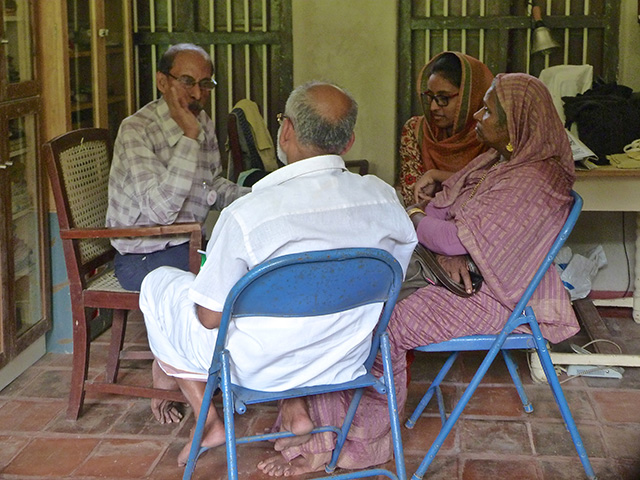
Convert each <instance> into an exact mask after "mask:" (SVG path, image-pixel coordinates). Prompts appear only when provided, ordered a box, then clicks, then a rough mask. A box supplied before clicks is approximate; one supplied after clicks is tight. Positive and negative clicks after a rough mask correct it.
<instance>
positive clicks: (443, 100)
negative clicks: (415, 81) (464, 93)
mask: <svg viewBox="0 0 640 480" xmlns="http://www.w3.org/2000/svg"><path fill="white" fill-rule="evenodd" d="M458 95H459V94H458V93H454V94H453V95H436V94H435V93H433V92H430V91H428V90H427V91H426V92H422V96H423V97H424V98H426V99H427V100H429V104H431V102H433V101H434V100H435V101H436V105H438V106H439V107H446V106H447V105H449V100H451V99H452V98H454V97H457V96H458Z"/></svg>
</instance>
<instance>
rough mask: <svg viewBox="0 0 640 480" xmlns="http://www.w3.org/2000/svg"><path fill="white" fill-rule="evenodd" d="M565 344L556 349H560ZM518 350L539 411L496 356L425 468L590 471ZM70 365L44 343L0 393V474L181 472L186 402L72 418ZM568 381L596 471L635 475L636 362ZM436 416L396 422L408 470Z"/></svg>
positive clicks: (524, 474)
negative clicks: (170, 413)
mask: <svg viewBox="0 0 640 480" xmlns="http://www.w3.org/2000/svg"><path fill="white" fill-rule="evenodd" d="M604 313H605V316H606V318H607V322H606V324H607V327H608V328H609V329H610V332H611V336H612V338H613V339H614V340H616V341H617V342H618V343H620V345H621V346H622V348H623V349H624V351H625V353H639V350H640V325H637V324H635V323H634V322H633V321H632V320H631V318H630V313H629V311H628V310H625V309H620V310H615V309H613V310H611V309H610V310H608V311H607V312H604ZM103 337H104V336H103ZM103 337H100V338H99V339H98V340H97V341H96V342H94V353H95V356H96V357H98V358H99V359H101V360H103V359H104V353H105V341H106V340H104V339H103ZM586 341H587V339H585V337H584V336H582V335H578V336H576V337H574V338H573V339H571V342H573V343H577V344H579V345H582V344H584V343H586ZM145 342H146V340H145V333H144V325H143V323H142V321H141V319H140V317H139V316H136V315H134V316H133V318H132V319H131V320H130V328H129V331H128V332H127V348H136V347H138V346H140V345H143V344H144V343H145ZM568 343H569V342H566V343H565V344H563V345H560V346H558V347H557V349H567V348H568ZM634 347H635V350H634ZM516 358H517V360H518V362H519V364H520V371H521V375H522V377H523V381H524V382H525V389H526V391H527V394H528V395H529V396H530V399H531V400H532V402H533V405H534V408H535V410H534V412H533V413H532V414H525V413H524V412H523V411H522V409H521V406H520V403H519V399H518V396H517V394H516V391H515V389H514V388H513V386H512V384H511V381H510V377H509V376H508V373H507V371H506V368H505V367H504V364H503V363H502V361H498V362H496V365H495V366H494V367H492V368H491V370H490V371H489V372H488V374H487V377H486V378H485V380H484V382H483V383H482V384H481V385H480V387H479V388H478V391H477V392H476V395H475V396H474V397H473V399H472V401H471V402H470V404H469V405H468V407H467V408H466V409H465V411H464V413H463V416H462V417H461V419H460V421H459V422H458V424H457V426H456V427H455V429H454V431H453V432H452V433H451V434H450V435H449V438H447V440H446V442H445V444H444V445H443V447H442V449H441V450H440V452H439V454H438V456H437V457H436V459H435V461H434V463H433V464H432V466H431V467H430V469H429V470H428V472H427V475H426V478H429V479H447V480H449V479H460V480H475V479H485V478H497V479H532V480H533V479H535V480H543V479H544V480H563V479H567V480H568V479H571V480H575V479H581V478H585V475H584V471H583V470H582V467H581V465H580V462H579V460H578V458H577V455H576V452H575V449H574V447H573V444H572V443H571V440H570V437H569V435H568V433H567V432H566V430H565V429H564V427H563V425H562V423H561V420H560V415H559V412H558V410H557V408H556V406H555V403H554V400H553V397H552V395H551V393H550V390H549V389H548V386H547V385H546V384H534V383H533V382H532V380H531V377H530V375H529V369H528V366H527V360H526V356H525V354H524V353H520V354H519V355H517V357H516ZM443 361H444V357H441V356H435V355H430V356H428V355H426V354H419V355H418V356H417V358H416V361H415V363H414V365H413V367H412V377H413V381H412V385H411V389H410V397H409V402H408V408H407V411H409V412H410V411H411V409H412V408H413V407H414V406H415V404H416V403H417V401H418V400H419V397H420V396H421V395H422V393H423V392H424V390H425V389H426V388H427V382H428V380H430V379H431V378H433V376H434V372H436V371H437V368H438V367H439V366H440V365H441V364H442V362H443ZM480 361H481V357H480V356H478V355H476V354H469V355H465V356H463V357H462V358H461V359H459V360H458V363H457V364H456V366H455V367H454V368H453V370H452V372H451V373H450V376H449V378H448V381H447V382H446V384H445V388H444V389H443V390H444V394H445V398H447V400H448V403H451V399H452V398H453V397H456V398H457V397H459V396H460V395H461V393H462V391H463V388H464V386H465V382H466V381H468V380H469V378H470V377H471V375H472V374H473V372H474V371H475V368H476V367H477V365H478V364H479V362H480ZM97 364H98V363H97V362H95V363H92V369H91V374H92V375H98V374H99V373H100V372H99V370H98V369H97V367H96V365H97ZM70 366H71V356H70V355H63V354H48V355H46V356H45V357H44V358H43V359H42V360H40V361H39V362H38V363H36V364H35V365H34V366H33V367H31V368H29V369H28V370H27V371H26V372H25V373H24V374H23V375H22V376H20V377H19V378H18V379H17V380H16V381H14V382H13V383H12V384H11V385H9V386H8V387H7V388H5V389H4V390H3V391H2V392H0V478H2V479H7V480H11V479H60V478H72V479H96V478H100V479H123V480H129V479H131V480H132V479H142V478H144V479H154V480H163V479H176V478H181V473H182V471H181V469H180V468H178V467H177V466H176V456H177V453H178V452H179V451H180V449H181V448H182V446H183V445H184V443H185V441H186V439H187V437H188V434H189V429H190V428H191V427H192V426H193V423H194V420H193V416H192V415H191V413H190V411H189V410H187V412H186V416H185V419H184V420H183V421H182V422H181V423H180V424H174V425H159V424H157V423H156V422H155V421H154V420H153V418H152V416H151V413H150V410H149V403H148V400H144V399H131V398H125V397H115V396H108V395H104V396H100V397H96V396H93V397H89V398H88V399H87V401H86V403H85V409H84V413H83V414H82V416H81V418H80V419H79V420H78V421H77V422H69V421H67V420H65V408H66V396H67V390H68V384H69V378H70ZM123 367H124V368H123V369H122V374H123V375H126V376H127V377H128V378H129V379H134V380H137V381H139V382H142V383H149V382H150V370H149V367H150V365H149V364H148V363H147V364H143V365H140V363H139V362H138V364H137V365H134V364H125V365H124V366H123ZM563 378H564V376H563ZM563 388H564V391H565V394H566V396H567V398H568V401H569V404H570V407H571V409H572V412H573V414H574V417H575V419H576V422H577V424H578V429H579V430H580V433H581V435H582V438H583V441H584V443H585V445H586V448H587V451H588V453H589V455H590V458H591V461H592V463H593V466H594V469H595V471H596V474H597V475H598V478H599V479H601V480H605V479H616V480H638V479H640V369H637V368H636V369H634V368H628V369H626V371H625V373H624V376H623V379H622V380H611V379H601V378H584V377H583V378H576V379H573V380H571V381H569V382H568V383H565V384H563ZM252 412H255V414H252ZM275 415H276V411H275V407H274V406H272V405H267V406H263V407H261V408H257V407H253V408H252V409H250V410H249V414H247V415H246V416H244V417H241V419H240V420H239V421H238V428H239V429H240V430H242V431H246V432H259V431H262V430H263V429H264V428H265V427H267V426H269V425H270V424H271V422H272V421H273V419H274V418H275ZM438 425H439V419H438V416H437V411H436V409H435V408H434V407H432V406H430V407H429V408H428V410H427V411H426V412H425V414H423V417H422V418H421V419H420V420H419V422H418V423H417V425H416V427H415V428H414V429H413V430H407V429H405V428H404V427H403V440H404V450H405V458H406V463H407V471H408V474H409V476H411V474H412V473H413V471H415V469H416V467H417V465H418V464H419V462H420V460H421V459H422V456H423V455H424V453H425V452H426V449H427V445H428V444H430V441H431V440H432V439H433V438H434V437H435V435H436V432H437V428H438ZM269 454H270V446H269V445H256V444H254V445H248V446H241V447H239V459H240V460H239V463H240V478H249V479H254V480H256V479H261V478H263V476H262V475H260V474H258V473H257V472H256V471H255V465H256V463H257V462H258V461H259V460H260V459H262V458H264V457H266V456H267V455H269ZM195 477H196V478H199V479H203V478H208V479H223V478H226V464H225V454H224V449H221V448H220V449H217V450H212V451H209V452H207V453H206V454H205V455H203V457H202V458H201V459H200V461H199V462H198V466H197V469H196V476H195Z"/></svg>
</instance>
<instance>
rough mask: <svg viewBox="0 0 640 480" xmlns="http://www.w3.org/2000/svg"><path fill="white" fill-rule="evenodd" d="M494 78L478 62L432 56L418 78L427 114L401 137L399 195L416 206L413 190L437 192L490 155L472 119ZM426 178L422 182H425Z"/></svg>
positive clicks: (414, 119) (453, 56)
mask: <svg viewBox="0 0 640 480" xmlns="http://www.w3.org/2000/svg"><path fill="white" fill-rule="evenodd" d="M492 80H493V75H492V74H491V72H490V71H489V68H488V67H487V66H486V65H485V64H484V63H482V62H480V61H479V60H476V59H475V58H473V57H470V56H469V55H465V54H463V53H459V52H442V53H439V54H438V55H436V56H435V57H433V58H432V59H431V60H430V61H429V63H427V64H426V65H425V66H424V67H423V68H422V70H421V72H420V75H419V76H418V85H417V87H418V95H419V97H420V101H421V104H422V108H423V111H424V115H421V116H415V117H411V118H410V119H409V120H407V122H406V123H405V124H404V127H403V128H402V135H401V138H400V190H401V193H402V197H403V199H404V201H405V204H407V205H411V204H413V203H414V202H416V201H417V200H416V199H415V197H414V186H415V184H416V181H417V180H418V179H420V188H421V189H424V188H425V187H426V186H427V185H433V189H434V192H433V193H435V189H436V187H437V186H438V185H439V184H440V183H442V182H443V181H444V180H446V179H447V178H449V177H450V176H451V175H452V174H453V173H455V172H457V171H459V170H461V169H462V168H463V167H464V166H465V165H467V164H468V163H469V162H470V161H471V160H472V159H474V158H475V157H476V156H478V155H479V154H480V153H482V152H483V151H485V150H486V147H485V146H483V145H482V144H481V143H480V142H479V141H478V139H477V138H476V134H475V130H474V127H475V124H476V122H475V120H473V114H474V113H475V112H477V111H478V110H479V109H480V107H481V106H482V97H483V96H484V94H485V92H486V91H487V90H488V89H489V86H490V85H491V81H492ZM423 176H424V178H421V177H423Z"/></svg>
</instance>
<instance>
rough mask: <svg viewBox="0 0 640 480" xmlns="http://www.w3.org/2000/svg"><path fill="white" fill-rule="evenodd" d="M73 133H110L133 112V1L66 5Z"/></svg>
mask: <svg viewBox="0 0 640 480" xmlns="http://www.w3.org/2000/svg"><path fill="white" fill-rule="evenodd" d="M67 15H68V18H67V25H68V35H69V80H70V82H69V83H70V97H71V98H70V101H71V124H72V128H74V129H75V128H81V127H103V128H108V129H109V130H110V131H111V132H112V134H113V136H114V137H115V135H116V133H117V129H118V127H119V126H120V122H121V121H122V119H123V118H124V117H126V116H127V115H129V114H130V113H132V108H133V107H132V104H133V102H132V95H131V85H132V79H131V75H132V71H133V70H132V68H131V29H130V25H131V3H130V0H90V1H87V0H71V1H69V2H68V4H67Z"/></svg>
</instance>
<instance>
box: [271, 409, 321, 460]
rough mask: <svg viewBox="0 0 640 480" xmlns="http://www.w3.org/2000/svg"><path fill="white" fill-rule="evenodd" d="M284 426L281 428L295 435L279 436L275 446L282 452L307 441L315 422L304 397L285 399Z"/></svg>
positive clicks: (283, 410) (282, 410)
mask: <svg viewBox="0 0 640 480" xmlns="http://www.w3.org/2000/svg"><path fill="white" fill-rule="evenodd" d="M281 412H282V426H281V428H280V430H282V431H289V432H291V433H294V434H295V435H296V436H295V437H287V438H279V439H278V440H276V443H275V446H274V448H275V449H276V451H278V452H281V451H282V450H284V449H285V448H288V447H293V446H296V445H302V444H303V443H305V442H307V441H308V440H309V438H311V435H309V433H310V432H311V430H313V427H314V425H313V422H312V421H311V418H310V417H309V410H307V402H306V401H305V399H304V398H291V399H288V400H284V401H283V402H282V406H281Z"/></svg>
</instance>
